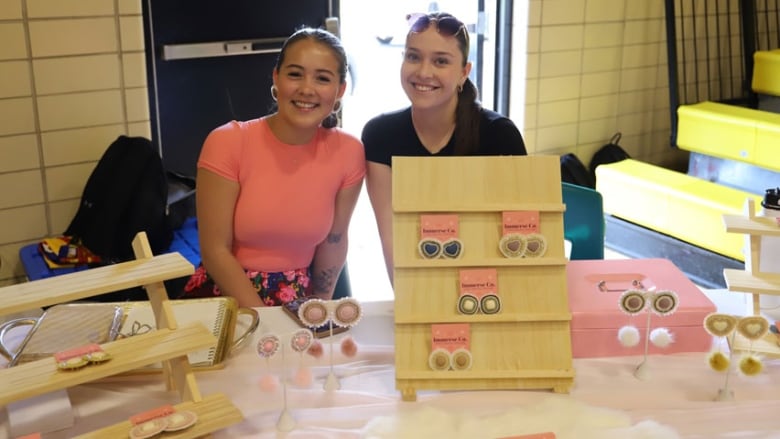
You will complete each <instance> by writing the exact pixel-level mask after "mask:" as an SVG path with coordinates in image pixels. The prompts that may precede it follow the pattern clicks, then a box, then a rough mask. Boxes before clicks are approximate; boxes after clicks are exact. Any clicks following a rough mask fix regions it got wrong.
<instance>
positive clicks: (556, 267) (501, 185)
mask: <svg viewBox="0 0 780 439" xmlns="http://www.w3.org/2000/svg"><path fill="white" fill-rule="evenodd" d="M392 172H393V180H392V181H393V262H394V273H393V274H394V288H393V289H394V291H395V307H394V319H395V352H396V354H395V370H396V388H397V389H399V390H400V391H401V395H402V398H403V400H405V401H414V400H416V398H417V396H416V395H417V390H418V389H434V390H513V389H551V390H553V391H555V392H568V391H569V390H570V389H571V386H572V385H573V381H574V368H573V361H572V352H571V312H570V310H569V304H568V290H567V287H566V264H567V263H568V260H567V259H566V257H565V253H564V236H563V212H564V211H565V210H566V209H565V205H564V204H563V200H562V190H561V183H560V160H559V158H558V157H557V156H531V157H519V156H502V157H424V158H423V157H394V158H393V166H392ZM509 211H527V212H538V214H539V215H538V223H537V224H536V225H537V226H538V233H540V234H541V235H543V236H544V238H545V241H546V243H547V248H546V252H545V253H544V254H543V255H542V256H541V257H538V258H506V257H504V255H503V254H502V253H501V251H500V249H499V242H500V240H501V236H502V235H503V232H504V225H503V214H504V213H505V212H509ZM430 214H450V215H456V216H457V218H458V225H457V226H458V227H457V228H458V230H457V237H458V239H459V240H460V242H461V243H462V245H463V251H462V254H461V255H460V257H459V258H457V259H444V258H440V259H426V258H423V257H422V256H421V255H420V254H419V250H418V247H417V244H418V243H419V241H420V238H421V229H420V224H421V219H422V216H423V215H430ZM478 268H490V269H495V276H496V278H495V282H496V286H497V288H496V291H495V293H496V294H497V295H498V297H499V298H500V300H501V311H500V312H499V313H497V314H488V315H486V314H481V313H477V314H472V315H463V314H460V313H458V311H457V303H458V298H459V296H460V293H461V291H460V290H461V284H460V275H461V273H462V270H471V269H478ZM483 288H484V287H483ZM485 292H486V291H482V293H485ZM443 323H467V324H468V334H469V337H468V340H469V344H468V350H469V352H470V353H471V358H472V364H471V367H470V368H469V369H468V370H458V371H455V370H447V371H438V370H436V371H434V370H432V369H431V367H430V365H429V360H430V355H431V352H432V350H433V344H434V342H433V340H432V338H433V337H432V328H433V325H436V324H443Z"/></svg>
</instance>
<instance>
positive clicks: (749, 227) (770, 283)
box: [723, 198, 780, 358]
mask: <svg viewBox="0 0 780 439" xmlns="http://www.w3.org/2000/svg"><path fill="white" fill-rule="evenodd" d="M723 222H724V223H725V225H726V231H727V232H732V233H743V234H746V235H747V238H748V239H747V241H748V245H747V252H746V254H745V270H735V269H731V268H727V269H724V270H723V277H724V278H725V280H726V285H727V286H728V289H729V291H735V292H739V293H748V294H750V295H751V296H752V298H753V315H756V316H757V315H761V308H760V301H759V296H760V295H761V294H769V295H775V296H780V274H776V273H762V272H761V271H760V269H759V267H760V266H761V261H760V258H761V237H763V236H775V237H780V227H778V226H777V225H776V223H774V219H772V218H766V217H762V216H756V207H755V201H754V200H753V199H752V198H748V199H747V200H746V201H745V214H744V215H723ZM732 349H734V350H737V351H750V350H752V351H754V352H758V353H760V354H762V355H765V356H767V357H773V358H780V345H778V343H777V335H776V334H773V333H771V332H770V333H768V334H767V335H766V336H765V337H764V339H762V340H759V341H758V342H754V343H752V344H751V342H750V341H748V340H745V339H744V338H742V337H741V336H736V337H735V339H734V344H733V346H732Z"/></svg>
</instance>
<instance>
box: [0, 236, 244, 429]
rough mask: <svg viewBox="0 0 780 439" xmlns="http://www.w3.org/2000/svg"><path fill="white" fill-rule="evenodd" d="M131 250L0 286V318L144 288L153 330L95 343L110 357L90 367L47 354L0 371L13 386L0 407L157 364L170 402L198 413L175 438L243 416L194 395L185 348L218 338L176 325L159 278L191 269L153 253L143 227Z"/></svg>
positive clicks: (174, 256) (222, 399) (214, 399)
mask: <svg viewBox="0 0 780 439" xmlns="http://www.w3.org/2000/svg"><path fill="white" fill-rule="evenodd" d="M133 251H134V253H135V257H136V259H135V260H133V261H128V262H123V263H119V264H114V265H110V266H106V267H100V268H94V269H90V270H85V271H78V272H75V273H71V274H66V275H63V276H58V277H56V278H48V279H42V280H36V281H32V282H27V283H22V284H17V285H11V286H8V287H4V288H0V299H2V300H0V315H6V314H11V313H15V312H20V311H26V310H30V309H35V308H41V307H46V306H50V305H55V304H58V303H62V302H69V301H73V300H79V299H84V298H88V297H92V296H95V295H98V294H103V293H108V292H113V291H117V290H122V289H125V288H132V287H137V286H143V287H144V288H145V289H146V292H147V294H148V295H149V301H150V303H151V306H152V309H153V310H154V314H155V319H156V322H157V328H158V329H157V330H155V331H150V332H148V333H146V334H141V335H136V336H133V337H129V338H125V339H121V340H117V341H113V342H109V343H105V344H103V345H101V347H102V349H103V351H105V352H106V353H108V354H110V355H111V360H110V361H107V362H105V363H102V364H100V365H97V366H89V367H84V368H83V369H80V370H75V371H61V370H58V369H57V366H56V363H55V361H54V359H53V358H44V359H40V360H36V361H31V362H28V363H23V364H20V365H18V366H15V367H11V368H8V369H2V370H0V382H3V383H13V385H8V386H3V387H2V390H0V406H5V405H7V404H8V403H10V402H14V401H19V400H23V399H27V398H31V397H34V396H38V395H42V394H45V393H48V392H52V391H55V390H60V389H66V388H69V387H73V386H77V385H79V384H84V383H88V382H91V381H94V380H98V379H100V378H105V377H108V376H112V375H117V374H120V373H122V372H127V371H130V370H133V369H137V368H139V367H142V366H146V365H149V364H153V363H157V362H162V364H163V375H164V379H165V383H166V387H167V389H168V390H177V391H178V393H179V395H180V398H181V401H182V402H181V403H180V404H178V405H176V406H174V407H175V408H176V410H190V411H193V412H195V413H196V414H197V416H198V421H197V423H196V424H195V425H193V426H192V427H190V428H188V429H186V430H182V431H180V432H177V433H176V434H175V437H177V438H195V437H200V436H203V435H207V434H209V433H211V432H213V431H215V430H219V429H222V428H225V427H227V426H229V425H232V424H235V423H237V422H240V421H241V420H243V415H242V414H241V412H240V411H239V410H238V408H236V407H235V406H234V405H233V403H232V402H231V401H230V400H229V399H228V398H227V397H226V396H225V395H223V394H214V395H210V396H207V397H202V396H201V394H200V391H199V390H198V387H197V384H196V381H195V376H194V374H193V372H192V370H191V368H190V364H189V362H188V361H187V355H186V354H187V353H188V352H192V351H197V350H200V349H204V348H208V347H210V346H213V345H215V344H216V343H217V339H216V338H215V337H214V336H213V335H212V334H211V332H210V331H209V330H208V329H207V328H206V327H205V326H203V325H202V324H199V323H198V324H193V325H188V326H186V327H182V328H179V327H178V326H177V324H176V319H175V317H174V313H173V309H172V307H171V303H170V301H169V300H168V293H167V292H166V290H165V285H164V284H163V281H165V280H168V279H173V278H177V277H181V276H186V275H188V274H192V272H193V270H194V267H193V266H192V264H190V263H189V262H188V261H187V260H186V259H185V258H184V257H182V256H181V255H180V254H178V253H168V254H163V255H158V256H154V255H152V251H151V248H150V246H149V241H148V240H147V238H146V234H145V233H144V232H141V233H139V234H138V235H137V236H136V237H135V239H134V240H133ZM131 428H132V424H131V423H130V421H129V420H127V421H124V422H120V423H118V424H116V425H113V426H109V427H106V428H103V429H99V430H96V431H93V432H91V433H88V434H85V435H82V436H79V437H82V438H106V439H113V438H117V437H127V436H128V432H129V431H130V429H131ZM166 437H168V436H166ZM171 437H173V436H171Z"/></svg>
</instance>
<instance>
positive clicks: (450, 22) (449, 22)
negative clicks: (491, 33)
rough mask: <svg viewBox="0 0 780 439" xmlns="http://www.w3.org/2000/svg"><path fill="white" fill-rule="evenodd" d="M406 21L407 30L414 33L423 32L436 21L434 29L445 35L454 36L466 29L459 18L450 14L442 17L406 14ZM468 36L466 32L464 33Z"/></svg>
mask: <svg viewBox="0 0 780 439" xmlns="http://www.w3.org/2000/svg"><path fill="white" fill-rule="evenodd" d="M406 21H407V22H408V23H409V31H410V32H414V33H420V32H424V31H425V30H426V29H428V28H429V27H430V26H431V23H433V22H435V23H436V31H437V32H439V33H440V34H441V35H444V36H445V37H451V36H455V35H457V34H458V33H460V32H461V31H465V30H466V25H464V24H463V23H462V22H461V21H460V20H458V19H457V18H455V17H451V16H444V17H431V16H429V15H427V14H420V13H417V14H408V15H407V16H406ZM466 36H468V34H466Z"/></svg>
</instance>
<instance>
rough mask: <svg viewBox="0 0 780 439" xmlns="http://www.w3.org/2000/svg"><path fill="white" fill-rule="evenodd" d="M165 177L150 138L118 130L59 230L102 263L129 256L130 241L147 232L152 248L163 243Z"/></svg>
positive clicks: (168, 235) (168, 232)
mask: <svg viewBox="0 0 780 439" xmlns="http://www.w3.org/2000/svg"><path fill="white" fill-rule="evenodd" d="M167 202H168V183H167V178H166V173H165V170H164V168H163V163H162V159H161V158H160V155H159V154H158V152H157V151H156V150H155V149H154V147H153V146H152V142H151V141H150V140H149V139H146V138H143V137H127V136H119V137H118V138H117V139H116V140H115V141H114V142H113V143H112V144H111V145H110V146H109V147H108V149H106V151H105V153H103V156H102V157H101V158H100V160H99V161H98V163H97V165H96V166H95V169H94V170H93V171H92V174H91V175H90V176H89V179H88V180H87V183H86V185H85V186H84V192H83V194H82V196H81V204H80V205H79V208H78V210H77V212H76V215H75V216H74V218H73V220H72V221H71V223H70V225H69V226H68V228H67V230H66V231H65V233H64V235H66V236H71V237H73V238H74V240H75V241H76V242H78V243H80V244H81V245H83V246H84V247H86V248H87V249H89V250H90V251H91V252H92V253H94V254H96V255H98V256H100V258H101V259H102V260H103V263H115V262H122V261H128V260H131V259H134V255H133V248H132V241H133V238H134V237H135V235H136V234H137V233H138V232H140V231H144V232H146V235H147V237H148V239H149V244H150V246H151V248H152V252H153V253H154V254H159V253H162V252H164V251H165V250H167V249H168V247H169V246H170V244H171V241H172V240H173V231H172V228H171V225H170V223H169V220H168V215H167Z"/></svg>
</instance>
